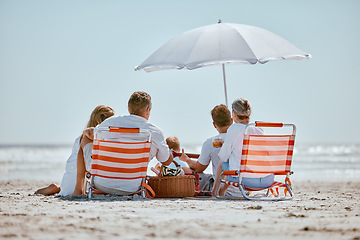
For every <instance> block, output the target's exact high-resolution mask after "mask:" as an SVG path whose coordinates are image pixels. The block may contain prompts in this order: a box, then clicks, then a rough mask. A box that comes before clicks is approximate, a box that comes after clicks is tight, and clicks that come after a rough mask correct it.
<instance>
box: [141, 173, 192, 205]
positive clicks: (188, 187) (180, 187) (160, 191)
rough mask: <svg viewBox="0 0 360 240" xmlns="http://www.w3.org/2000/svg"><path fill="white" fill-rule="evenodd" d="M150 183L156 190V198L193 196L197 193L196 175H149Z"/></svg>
mask: <svg viewBox="0 0 360 240" xmlns="http://www.w3.org/2000/svg"><path fill="white" fill-rule="evenodd" d="M148 184H149V185H150V187H151V188H152V189H153V190H154V192H155V197H156V198H180V197H193V196H194V194H195V177H194V176H193V175H180V176H162V169H161V171H160V174H159V176H157V177H152V176H151V177H149V180H148Z"/></svg>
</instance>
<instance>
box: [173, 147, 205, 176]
mask: <svg viewBox="0 0 360 240" xmlns="http://www.w3.org/2000/svg"><path fill="white" fill-rule="evenodd" d="M179 159H180V160H181V161H184V162H186V163H187V164H188V165H189V167H190V168H191V169H193V170H195V171H196V172H198V173H202V172H204V170H205V169H206V168H207V166H208V165H202V164H201V163H199V162H198V161H195V160H192V159H191V158H189V157H188V156H187V155H186V154H185V152H184V149H182V154H181V156H180V157H179Z"/></svg>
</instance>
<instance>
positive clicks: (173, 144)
mask: <svg viewBox="0 0 360 240" xmlns="http://www.w3.org/2000/svg"><path fill="white" fill-rule="evenodd" d="M166 144H167V145H168V146H169V148H170V149H172V150H174V151H175V152H180V141H179V139H178V138H177V137H168V138H167V139H166Z"/></svg>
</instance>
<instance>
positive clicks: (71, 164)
mask: <svg viewBox="0 0 360 240" xmlns="http://www.w3.org/2000/svg"><path fill="white" fill-rule="evenodd" d="M113 115H114V110H113V109H112V108H111V107H108V106H105V105H100V106H97V107H96V108H95V109H94V110H93V111H92V113H91V115H90V120H89V122H88V124H87V126H86V128H89V127H96V126H97V125H98V124H100V123H101V122H103V121H104V120H105V119H107V118H109V117H111V116H113ZM82 137H83V135H81V136H80V137H78V138H76V139H75V142H74V145H73V148H72V153H71V155H70V157H69V158H68V160H67V161H66V167H65V173H64V175H63V178H62V182H61V186H60V187H58V186H56V185H55V184H50V185H49V186H47V187H44V188H40V189H38V190H37V191H36V192H35V194H43V195H53V194H56V193H59V195H60V196H69V195H71V194H72V193H73V192H74V189H75V184H76V173H77V156H78V153H79V150H80V141H81V138H82ZM83 151H85V148H84V150H83ZM86 151H91V149H88V148H87V150H86Z"/></svg>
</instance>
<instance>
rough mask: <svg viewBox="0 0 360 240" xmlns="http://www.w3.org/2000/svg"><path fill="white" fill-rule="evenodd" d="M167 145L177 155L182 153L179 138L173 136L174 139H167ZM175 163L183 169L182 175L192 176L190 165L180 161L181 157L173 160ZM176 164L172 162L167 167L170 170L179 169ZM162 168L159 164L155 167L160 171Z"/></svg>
mask: <svg viewBox="0 0 360 240" xmlns="http://www.w3.org/2000/svg"><path fill="white" fill-rule="evenodd" d="M166 144H167V145H168V146H169V148H170V149H171V150H172V151H174V152H177V153H180V149H181V148H180V141H179V139H178V138H177V137H175V136H173V137H168V138H166ZM173 161H174V162H176V165H177V166H178V167H179V168H181V169H182V173H181V174H182V175H184V174H192V170H191V169H190V168H189V165H188V164H187V163H186V162H184V161H181V160H180V159H179V157H174V159H173ZM174 162H172V163H171V164H170V165H169V166H167V167H168V168H170V169H175V170H176V169H177V166H176V165H175V164H174ZM160 168H161V163H157V164H156V166H155V169H156V170H158V171H160Z"/></svg>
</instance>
